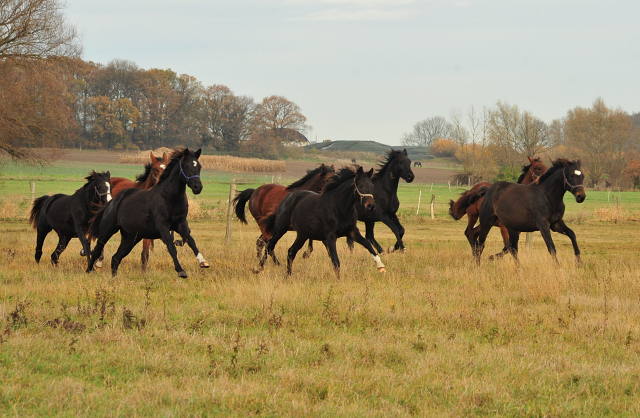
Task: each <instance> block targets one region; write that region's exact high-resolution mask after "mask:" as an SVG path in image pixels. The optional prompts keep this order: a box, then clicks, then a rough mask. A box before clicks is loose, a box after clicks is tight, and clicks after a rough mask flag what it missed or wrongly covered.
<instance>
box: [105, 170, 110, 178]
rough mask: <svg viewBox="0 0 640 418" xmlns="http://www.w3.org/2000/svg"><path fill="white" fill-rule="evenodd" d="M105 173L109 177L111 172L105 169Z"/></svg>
mask: <svg viewBox="0 0 640 418" xmlns="http://www.w3.org/2000/svg"><path fill="white" fill-rule="evenodd" d="M105 174H106V175H107V177H109V178H111V173H110V172H109V170H107V172H106V173H105Z"/></svg>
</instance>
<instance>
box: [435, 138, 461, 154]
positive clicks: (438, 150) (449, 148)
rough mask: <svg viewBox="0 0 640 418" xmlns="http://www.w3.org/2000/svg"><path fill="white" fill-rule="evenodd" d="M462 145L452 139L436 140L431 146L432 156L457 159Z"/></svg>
mask: <svg viewBox="0 0 640 418" xmlns="http://www.w3.org/2000/svg"><path fill="white" fill-rule="evenodd" d="M460 148H461V147H460V145H459V144H458V143H456V142H455V141H452V140H450V139H436V140H435V141H434V142H433V145H432V146H431V154H433V155H435V156H436V157H455V156H456V152H457V151H458V150H459V149H460Z"/></svg>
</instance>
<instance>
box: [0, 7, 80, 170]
mask: <svg viewBox="0 0 640 418" xmlns="http://www.w3.org/2000/svg"><path fill="white" fill-rule="evenodd" d="M63 8H64V3H62V2H61V1H58V0H3V1H0V154H4V155H8V156H10V157H12V158H15V159H22V160H28V161H32V162H36V161H40V157H39V156H38V155H36V154H35V153H34V152H32V151H30V149H29V147H31V146H34V147H35V146H40V147H42V146H55V145H57V144H58V142H59V141H60V140H61V139H63V138H64V137H65V136H66V134H68V133H70V132H72V131H74V126H71V125H69V124H70V123H71V124H73V123H74V120H73V118H72V117H71V118H69V116H70V115H73V112H72V109H73V108H72V106H73V101H71V100H70V97H69V94H68V81H69V79H68V72H67V69H66V68H65V65H66V64H65V62H64V61H65V57H76V56H78V55H79V54H80V52H81V47H80V44H79V43H78V37H77V33H76V30H75V27H74V26H72V25H69V24H67V23H66V22H65V20H64V15H63V13H62V10H63Z"/></svg>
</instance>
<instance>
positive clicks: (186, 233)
mask: <svg viewBox="0 0 640 418" xmlns="http://www.w3.org/2000/svg"><path fill="white" fill-rule="evenodd" d="M177 231H178V233H179V234H180V236H181V237H182V240H183V241H184V242H186V243H187V245H188V246H189V248H191V250H192V251H193V254H195V256H196V260H198V265H199V266H200V267H202V268H209V263H207V260H205V259H204V257H203V256H202V253H201V252H200V251H199V250H198V246H197V245H196V240H194V239H193V237H192V236H191V229H189V223H188V222H187V220H186V219H185V220H183V221H182V222H180V223H179V224H178V228H177Z"/></svg>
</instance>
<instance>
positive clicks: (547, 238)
mask: <svg viewBox="0 0 640 418" xmlns="http://www.w3.org/2000/svg"><path fill="white" fill-rule="evenodd" d="M537 224H538V225H537V226H538V229H539V230H540V235H542V239H543V240H544V243H545V244H546V245H547V251H549V254H551V257H552V258H553V261H555V263H556V264H559V263H558V257H556V246H555V244H554V243H553V239H552V238H551V229H550V228H549V223H548V222H547V221H546V220H545V219H541V220H539V221H538V222H537Z"/></svg>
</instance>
